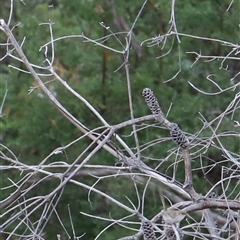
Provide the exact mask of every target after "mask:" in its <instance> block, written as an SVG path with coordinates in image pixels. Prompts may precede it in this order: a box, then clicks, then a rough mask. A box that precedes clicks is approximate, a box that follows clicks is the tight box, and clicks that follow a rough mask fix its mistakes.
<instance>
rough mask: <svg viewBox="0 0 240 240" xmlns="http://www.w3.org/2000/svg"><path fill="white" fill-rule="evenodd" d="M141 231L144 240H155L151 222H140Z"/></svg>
mask: <svg viewBox="0 0 240 240" xmlns="http://www.w3.org/2000/svg"><path fill="white" fill-rule="evenodd" d="M142 230H143V238H144V240H157V237H156V235H155V232H154V229H153V225H152V223H151V221H149V220H147V219H144V220H142Z"/></svg>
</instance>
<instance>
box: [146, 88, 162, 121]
mask: <svg viewBox="0 0 240 240" xmlns="http://www.w3.org/2000/svg"><path fill="white" fill-rule="evenodd" d="M142 95H143V97H144V98H145V102H146V103H147V105H148V107H149V109H150V110H151V112H152V114H153V115H154V117H155V120H156V121H158V122H160V123H162V122H163V121H164V118H163V113H162V110H161V107H160V106H159V103H158V100H157V98H156V97H155V95H154V94H153V91H152V90H151V89H150V88H144V89H143V91H142Z"/></svg>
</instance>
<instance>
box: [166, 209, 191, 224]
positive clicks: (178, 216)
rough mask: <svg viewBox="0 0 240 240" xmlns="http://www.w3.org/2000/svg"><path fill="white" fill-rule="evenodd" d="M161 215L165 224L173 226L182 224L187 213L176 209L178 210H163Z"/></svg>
mask: <svg viewBox="0 0 240 240" xmlns="http://www.w3.org/2000/svg"><path fill="white" fill-rule="evenodd" d="M161 215H162V217H163V220H164V222H165V223H167V224H171V225H172V224H175V223H179V222H181V221H182V220H183V219H184V218H185V217H186V215H187V213H185V212H182V211H181V210H177V209H176V210H163V211H162V214H161Z"/></svg>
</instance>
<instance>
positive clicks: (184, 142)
mask: <svg viewBox="0 0 240 240" xmlns="http://www.w3.org/2000/svg"><path fill="white" fill-rule="evenodd" d="M170 128H171V130H170V134H171V136H172V140H173V141H174V142H176V143H177V144H178V145H179V146H180V147H181V148H183V149H185V148H187V147H188V146H189V141H188V139H187V137H186V136H185V134H184V133H183V131H182V130H181V129H180V128H179V127H178V125H177V124H176V123H171V126H170Z"/></svg>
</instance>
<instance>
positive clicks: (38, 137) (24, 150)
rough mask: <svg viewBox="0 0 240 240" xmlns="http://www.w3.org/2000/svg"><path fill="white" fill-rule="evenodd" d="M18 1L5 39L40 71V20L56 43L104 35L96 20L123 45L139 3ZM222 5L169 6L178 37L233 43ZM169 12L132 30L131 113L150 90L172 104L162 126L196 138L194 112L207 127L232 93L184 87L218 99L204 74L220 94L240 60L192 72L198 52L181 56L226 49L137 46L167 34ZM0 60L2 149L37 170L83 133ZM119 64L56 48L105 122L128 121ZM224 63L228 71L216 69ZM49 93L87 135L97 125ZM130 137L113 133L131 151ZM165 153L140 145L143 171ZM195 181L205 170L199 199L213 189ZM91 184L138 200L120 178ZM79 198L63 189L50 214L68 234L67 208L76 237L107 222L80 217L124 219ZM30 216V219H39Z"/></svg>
mask: <svg viewBox="0 0 240 240" xmlns="http://www.w3.org/2000/svg"><path fill="white" fill-rule="evenodd" d="M24 2H25V5H24V4H22V3H21V1H15V3H14V4H15V7H14V12H13V21H12V27H13V25H14V24H17V23H20V25H18V26H17V27H15V28H14V30H13V33H14V34H15V36H16V38H17V39H18V41H19V42H21V41H22V40H23V39H24V38H25V37H26V39H25V42H24V45H23V50H24V51H25V53H26V55H27V57H28V58H29V60H30V62H31V63H34V64H37V65H42V64H43V61H44V54H43V51H42V52H39V48H40V46H42V45H43V44H45V43H46V42H48V41H49V40H50V34H49V28H48V25H46V24H41V23H48V22H49V19H50V20H51V21H52V22H54V25H53V33H54V38H55V39H56V38H58V37H62V36H66V35H80V34H82V33H84V34H85V35H86V36H88V37H89V38H92V39H98V38H101V37H103V36H105V35H107V34H109V32H107V30H106V29H104V28H103V27H102V26H101V25H100V24H99V23H100V22H104V23H105V25H106V26H109V27H110V29H111V31H112V32H114V33H116V32H121V34H119V36H118V37H119V39H120V41H122V42H123V43H125V39H124V38H125V36H126V33H127V31H129V29H130V28H131V26H132V23H133V22H134V20H135V18H136V16H137V14H138V12H139V10H140V8H141V6H142V4H143V1H139V0H132V1H122V0H115V1H110V0H109V1H108V0H98V1H90V0H82V1H77V0H71V1H68V0H55V1H51V2H48V1H40V0H39V1H35V0H31V1H29V0H25V1H24ZM0 4H1V17H2V18H5V20H7V17H8V12H9V1H3V0H1V1H0ZM229 4H230V1H229V0H221V1H220V0H218V1H217V0H216V1H209V0H203V1H194V0H187V1H176V6H175V16H176V23H177V30H178V32H179V33H185V34H191V35H195V36H201V37H209V38H215V39H221V40H226V41H228V42H232V43H239V27H238V23H239V10H240V9H239V6H237V2H235V3H234V4H233V6H232V7H231V8H230V10H229V11H226V9H227V8H228V6H229ZM170 13H171V1H169V0H161V1H160V0H149V1H148V2H147V4H146V6H145V8H144V10H143V12H142V14H141V15H140V18H139V20H138V21H137V24H136V26H135V28H134V36H133V39H132V49H131V52H130V61H129V64H130V65H129V68H130V78H131V87H132V96H133V104H134V115H135V117H140V116H143V115H146V114H149V110H148V109H147V107H146V105H145V103H144V100H143V98H142V96H141V92H142V89H143V88H144V87H149V88H151V89H153V90H154V92H155V95H156V96H157V97H158V99H159V101H160V103H161V106H162V109H163V112H164V113H167V111H168V110H169V108H170V106H171V110H170V111H169V115H168V118H169V120H171V121H174V122H177V123H178V124H179V125H180V126H181V128H182V129H183V130H184V131H185V132H188V133H189V134H194V133H196V132H198V131H199V130H200V129H201V128H202V122H201V121H200V119H199V118H200V116H199V114H198V113H199V112H201V114H202V115H203V116H204V117H205V118H206V119H207V120H208V121H211V120H212V119H214V118H215V117H216V116H218V115H219V114H220V113H221V112H223V111H224V110H225V108H226V107H227V106H228V104H229V103H230V102H231V100H232V99H233V98H234V95H235V94H236V92H233V91H226V92H224V93H222V94H219V95H214V96H207V95H203V94H201V93H199V92H198V91H196V90H194V89H193V88H192V87H191V86H190V85H189V84H188V81H190V82H191V83H193V84H194V85H196V86H197V87H198V88H200V89H202V90H204V91H205V92H217V91H218V89H217V88H216V86H214V85H213V84H210V83H209V81H207V80H206V77H207V76H208V75H210V74H214V75H213V76H212V78H213V79H214V81H216V82H217V83H218V84H219V86H221V87H222V88H227V87H230V86H231V82H230V79H231V78H232V77H233V76H234V75H235V74H236V73H237V72H238V71H239V63H238V61H234V60H227V61H226V62H225V63H224V66H222V67H221V60H215V61H204V60H199V61H198V62H197V63H195V64H194V65H193V63H194V61H195V60H196V55H194V54H187V52H197V53H201V54H202V55H208V56H225V55H227V54H228V52H229V51H230V50H231V49H230V48H229V47H227V46H223V45H222V44H221V43H219V42H212V41H207V40H201V39H194V38H190V37H181V36H180V40H181V44H179V43H178V41H177V39H176V37H174V36H171V37H169V38H168V41H167V42H166V44H165V47H164V48H162V44H160V45H155V46H152V47H149V46H148V45H147V44H143V45H142V46H141V43H142V42H143V41H145V40H146V39H149V38H152V37H156V36H158V35H162V34H165V33H166V32H167V31H168V29H169V27H170V24H169V20H170ZM0 34H1V35H0V40H1V42H4V41H5V40H6V37H5V36H4V34H3V33H0ZM105 44H107V45H108V46H111V47H113V48H116V49H119V50H122V48H121V46H120V44H119V43H118V41H116V39H115V38H114V37H110V38H109V39H108V40H107V42H105ZM169 50H171V51H170V53H169V54H168V55H166V56H164V57H162V58H158V57H159V56H162V55H163V54H165V53H167V52H168V51H169ZM4 54H5V50H4V49H3V48H2V49H1V56H0V57H2V56H3V55H4ZM49 54H50V52H49ZM179 56H180V57H179ZM2 63H3V64H2ZM2 63H1V65H0V89H1V90H0V99H3V96H4V94H5V92H6V91H8V92H7V98H6V101H5V103H4V106H3V112H2V114H3V116H2V117H1V118H0V130H1V131H0V140H1V143H2V144H4V145H6V146H7V147H9V148H10V149H11V150H12V151H13V152H14V153H15V154H16V156H17V157H18V159H19V160H20V161H22V162H24V163H31V164H36V165H37V164H38V163H39V162H40V161H41V160H42V159H44V158H45V157H46V156H47V155H48V154H50V153H51V151H53V150H54V149H55V148H57V147H59V146H64V145H66V144H68V143H69V142H71V141H72V140H73V139H76V138H78V137H79V136H81V133H79V131H78V130H77V129H76V128H75V127H74V126H73V125H72V124H71V123H69V122H68V121H67V120H66V119H64V117H63V116H62V115H61V113H60V112H58V110H57V109H55V108H54V107H53V105H51V103H49V101H48V99H47V97H45V96H44V95H43V94H42V93H41V91H40V90H38V89H36V90H34V91H33V92H32V93H31V94H28V91H29V89H30V88H32V87H36V85H35V82H34V80H33V79H32V77H31V76H30V75H28V74H24V73H21V72H19V71H17V70H14V69H12V68H9V67H8V65H9V64H11V65H14V66H15V67H18V68H23V69H24V66H23V65H22V64H20V63H19V62H17V61H14V60H12V59H10V58H6V59H4V61H3V62H2ZM122 63H123V59H122V56H121V55H120V54H117V53H114V52H111V51H109V50H106V49H103V48H101V47H97V46H94V45H93V44H92V43H87V42H84V41H83V39H82V38H79V37H75V38H66V39H63V40H61V41H56V42H55V61H54V67H55V69H56V71H57V72H58V73H59V74H60V76H61V77H62V78H64V79H65V80H66V81H67V82H68V83H69V85H70V86H71V87H72V88H73V89H75V90H76V91H78V92H79V93H80V94H81V95H82V96H83V97H85V98H86V99H87V100H88V101H89V102H90V103H91V104H92V105H93V106H94V107H95V108H96V109H97V110H98V111H99V112H100V113H101V114H102V115H103V116H104V118H105V119H106V120H107V121H108V122H109V123H110V124H117V123H120V122H122V121H125V120H128V119H130V112H129V104H128V95H127V83H126V76H125V72H124V69H123V68H120V69H119V67H120V66H121V64H122ZM179 65H180V67H181V71H180V73H179V74H178V75H177V76H176V77H175V78H174V79H173V80H172V81H167V80H168V79H171V78H173V77H174V76H175V74H176V73H177V72H178V70H179ZM227 65H228V71H226V70H224V68H226V66H227ZM117 69H118V70H117ZM116 70H117V71H116ZM48 80H51V79H47V78H45V81H48ZM236 80H237V79H235V81H236ZM49 87H50V89H53V91H54V92H55V94H56V95H57V97H58V98H59V99H60V101H61V102H62V104H63V105H64V106H65V107H66V108H67V109H68V110H69V111H70V112H71V113H72V114H73V115H74V116H75V117H76V118H77V119H79V120H80V121H81V122H83V123H84V124H86V126H88V127H89V128H91V129H93V128H95V127H98V126H101V123H100V122H96V118H95V117H94V116H93V114H91V113H90V112H89V110H88V109H87V108H86V107H85V106H84V105H83V103H81V102H79V101H77V100H76V98H74V97H73V96H72V95H71V94H70V93H69V92H67V90H66V89H65V88H64V87H63V86H61V85H59V84H58V83H57V82H55V81H53V82H51V83H49ZM171 104H172V105H171ZM231 130H233V123H232V121H231V119H230V118H229V117H226V118H224V119H223V120H222V124H221V126H220V128H219V129H218V132H224V131H231ZM130 133H131V128H126V129H124V130H121V131H120V132H119V134H120V135H121V136H122V137H123V138H124V140H125V141H126V142H127V143H128V144H129V146H130V147H132V148H134V147H135V146H134V140H133V138H130V137H124V136H127V135H128V134H130ZM211 134H212V132H211V131H210V129H206V130H204V131H202V132H201V136H200V137H207V136H210V135H211ZM164 136H166V137H168V136H169V133H168V132H167V131H165V130H162V129H159V130H158V129H157V128H155V127H149V128H147V129H146V130H145V131H142V132H140V133H139V141H140V144H145V143H147V142H149V141H151V140H156V139H158V138H159V137H164ZM222 141H223V142H224V143H225V147H226V148H227V149H228V150H229V151H233V152H237V151H238V149H239V143H238V142H233V141H232V140H231V139H226V140H224V139H222ZM89 143H90V141H89V140H87V139H86V140H84V141H81V142H79V143H76V144H75V145H74V146H73V147H70V148H69V149H67V150H66V152H65V153H64V154H62V155H58V156H52V157H50V158H49V159H48V162H54V161H65V162H69V163H72V162H73V160H74V159H75V158H76V157H77V156H78V155H79V154H80V153H81V151H82V150H83V149H85V148H86V146H87V145H88V144H89ZM173 147H175V145H174V144H173V143H172V142H171V141H165V142H163V143H161V144H155V145H153V146H152V147H148V148H146V149H145V150H143V151H142V155H143V157H144V158H145V161H146V162H147V164H149V165H153V166H157V165H158V164H159V162H160V160H163V159H165V158H166V157H167V156H168V155H169V153H168V150H170V149H171V148H173ZM202 157H203V158H205V159H206V162H208V161H211V162H218V161H221V160H224V159H223V157H222V153H221V151H218V150H216V148H214V149H211V148H210V149H209V150H208V151H207V152H206V153H204V154H203V155H202ZM151 158H152V159H157V161H151V160H150V159H151ZM195 160H196V161H194V163H193V166H194V167H196V168H197V167H198V166H199V161H197V160H198V159H197V158H196V159H195ZM0 161H1V160H0ZM91 161H92V162H93V163H101V164H109V165H115V163H116V160H114V159H112V156H110V155H109V154H107V153H106V152H104V151H101V152H99V153H98V154H97V155H95V157H94V158H93V159H92V160H91ZM172 162H174V158H173V159H171V158H170V159H169V160H168V163H167V164H166V165H165V164H162V166H161V171H162V172H165V171H166V170H167V167H168V166H169V164H170V163H172ZM4 164H6V163H4ZM1 174H2V177H1V184H2V186H5V185H8V184H9V182H8V181H7V178H8V177H11V179H14V180H17V179H18V178H19V173H16V172H9V171H6V172H2V173H1ZM209 174H211V175H210V176H208V177H209V178H211V179H212V181H213V182H212V183H214V181H216V180H218V178H219V175H218V174H220V172H219V171H218V170H217V169H216V170H214V171H211V172H210V173H209ZM80 178H81V179H80ZM201 178H203V173H202V172H201V171H195V172H194V179H195V187H196V189H197V190H200V191H201V192H202V193H204V192H207V191H208V190H209V188H210V187H211V185H210V184H209V185H206V186H202V185H201V186H199V182H200V181H199V179H201ZM177 179H178V180H179V181H183V179H184V172H183V169H181V168H180V170H179V171H178V175H177ZM77 180H79V181H81V182H86V183H87V184H90V185H91V184H93V183H94V181H93V179H92V178H90V177H87V176H85V177H78V178H77ZM56 184H57V182H55V181H49V182H46V183H43V184H42V185H39V187H38V188H36V189H35V193H34V192H31V194H36V195H39V194H43V195H45V194H46V192H50V191H51V189H52V188H54V187H55V186H56ZM98 186H99V188H100V189H102V190H104V192H107V193H110V194H114V196H115V197H116V198H117V199H119V200H121V201H123V202H125V203H126V204H129V202H128V201H127V200H126V198H125V196H128V197H129V198H130V199H131V200H132V201H133V202H134V201H136V193H135V190H134V186H133V185H132V186H131V185H129V181H128V180H127V179H122V178H119V180H118V178H116V180H115V181H112V180H111V179H106V180H104V181H102V182H101V183H100V184H99V185H98ZM156 190H157V189H154V188H153V189H151V191H152V192H150V190H149V191H148V193H147V194H148V197H147V198H146V202H145V210H144V211H145V215H146V216H147V217H149V218H150V217H152V216H153V215H154V214H155V213H156V212H157V211H160V210H161V208H162V206H161V205H160V204H159V203H160V200H159V196H158V194H157V191H156ZM139 191H140V192H141V191H142V189H141V188H140V189H139ZM121 192H124V194H121ZM9 193H10V192H9V190H4V191H2V193H1V195H2V196H1V198H2V197H3V198H4V197H6V196H7V195H8V194H9ZM87 194H88V191H87V190H84V189H81V191H76V187H75V186H72V185H70V184H69V185H68V186H67V187H66V188H65V190H64V193H63V196H62V197H61V200H60V202H59V204H58V207H59V209H57V210H58V213H59V214H60V217H61V219H62V221H63V223H64V224H65V227H66V229H67V230H68V231H69V232H71V225H70V220H69V219H70V218H69V215H68V208H67V206H68V204H69V206H70V208H71V211H72V212H74V214H73V215H72V217H73V221H74V224H75V231H76V234H79V235H81V234H83V233H85V232H86V233H87V234H86V237H83V239H93V238H94V237H96V235H97V234H98V233H99V232H100V231H101V230H102V229H103V228H104V227H105V226H106V224H107V223H106V222H104V221H99V220H94V219H92V218H88V217H85V216H82V215H81V214H80V211H84V212H88V213H91V214H94V215H98V216H102V217H104V216H109V214H110V213H111V216H112V217H113V218H119V217H121V216H124V214H125V212H123V211H122V210H121V209H119V208H118V207H116V206H113V205H112V204H110V203H109V202H108V201H106V199H103V198H101V197H99V196H97V195H95V194H92V195H91V204H90V202H89V201H88V200H87V199H88V198H87ZM136 203H137V202H136ZM35 217H36V219H37V217H38V216H37V214H36V216H35ZM13 227H14V226H13ZM9 231H11V229H9ZM19 231H20V230H19ZM57 233H61V234H62V236H64V234H65V233H64V232H63V229H62V227H61V226H60V224H59V223H58V220H57V219H56V218H54V217H53V218H52V219H51V221H50V222H49V223H48V225H47V226H46V239H55V238H56V234H57ZM130 233H132V232H131V231H130V230H129V231H128V230H124V232H123V229H122V228H117V227H113V228H111V229H110V230H109V231H108V232H107V235H103V236H102V238H101V239H106V240H107V239H109V240H110V239H116V238H118V237H121V236H126V235H127V234H130Z"/></svg>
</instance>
